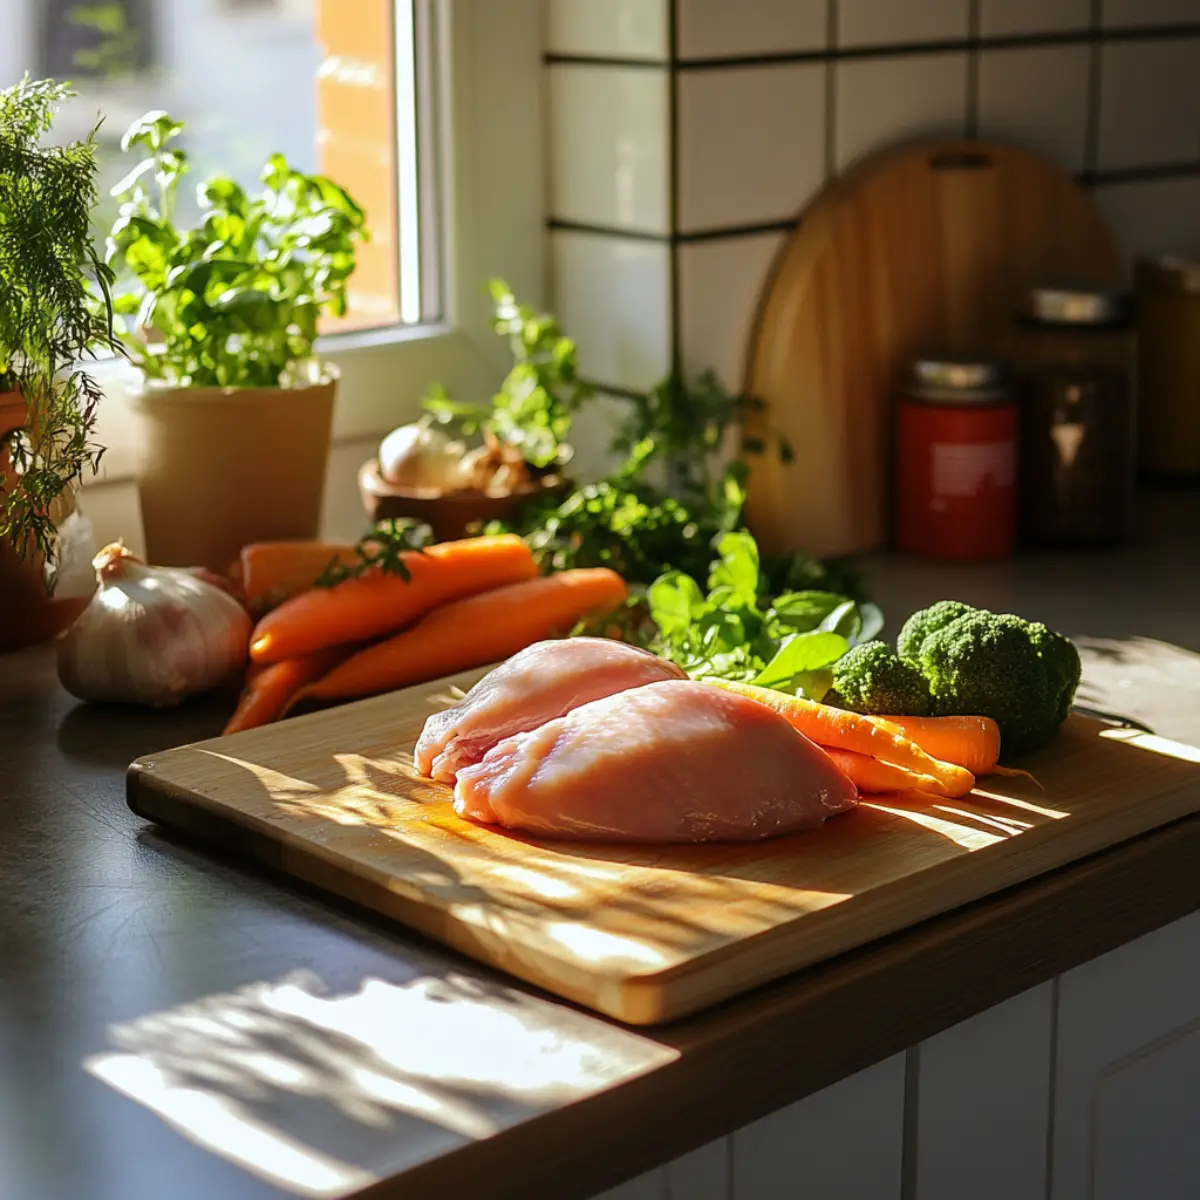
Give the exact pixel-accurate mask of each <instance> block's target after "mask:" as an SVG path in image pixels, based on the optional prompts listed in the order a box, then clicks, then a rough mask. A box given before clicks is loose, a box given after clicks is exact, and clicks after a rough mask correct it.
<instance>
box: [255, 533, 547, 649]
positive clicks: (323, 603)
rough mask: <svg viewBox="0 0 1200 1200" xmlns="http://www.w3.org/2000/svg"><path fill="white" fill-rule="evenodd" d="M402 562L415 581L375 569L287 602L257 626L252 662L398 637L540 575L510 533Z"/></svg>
mask: <svg viewBox="0 0 1200 1200" xmlns="http://www.w3.org/2000/svg"><path fill="white" fill-rule="evenodd" d="M402 558H403V561H404V564H405V566H407V568H408V570H409V572H410V574H411V579H408V580H406V579H405V578H404V577H403V576H401V575H398V574H393V573H391V572H384V571H377V570H373V571H371V572H369V573H368V574H366V575H362V576H360V577H358V578H357V579H346V580H344V581H343V582H341V583H339V584H336V585H335V586H333V587H330V588H311V589H310V590H309V591H307V592H301V593H300V595H298V596H293V597H292V598H291V599H290V600H285V601H284V602H283V603H282V604H281V605H280V606H279V607H278V608H275V609H272V610H271V611H270V612H269V613H267V615H266V616H265V617H263V618H262V620H261V621H259V623H258V624H257V625H256V626H255V628H254V633H253V634H252V635H251V638H250V657H251V658H252V659H253V660H254V661H255V662H264V663H273V662H281V661H282V660H283V659H285V658H303V657H304V656H305V655H308V654H313V653H314V652H315V651H317V650H322V649H324V648H325V647H326V646H336V645H341V644H344V643H346V642H365V641H368V640H369V639H371V638H377V637H381V636H383V635H384V634H388V633H394V632H395V631H396V630H397V629H400V628H402V627H403V626H405V625H408V624H410V623H411V622H413V621H415V620H417V619H418V618H420V617H423V616H424V615H425V614H426V613H427V612H429V611H430V609H433V608H436V607H437V606H438V605H439V604H446V603H447V602H449V601H452V600H459V599H461V598H462V597H464V596H471V595H474V594H475V593H476V592H486V591H488V590H489V589H491V588H498V587H502V586H503V585H505V584H509V583H517V582H519V581H520V580H523V579H532V578H533V577H534V576H536V575H537V566H536V565H535V563H534V561H533V554H532V553H531V552H530V549H529V547H528V546H527V545H526V544H525V543H524V542H523V541H522V540H521V539H520V538H519V537H517V536H516V535H515V534H511V533H506V534H501V535H500V536H499V537H478V538H464V539H463V540H462V541H458V542H441V543H440V544H438V545H436V546H429V547H427V548H426V549H425V550H424V551H417V550H412V551H406V552H405V553H404V554H403V556H402Z"/></svg>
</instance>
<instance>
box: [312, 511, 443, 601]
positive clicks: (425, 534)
mask: <svg viewBox="0 0 1200 1200" xmlns="http://www.w3.org/2000/svg"><path fill="white" fill-rule="evenodd" d="M432 540H433V530H432V529H430V528H429V526H428V525H427V524H425V522H423V521H416V520H412V519H411V518H408V517H403V518H400V517H394V518H389V519H387V520H384V521H380V522H379V524H378V525H377V526H376V527H375V528H374V529H372V530H371V531H370V533H367V534H365V535H364V536H363V537H361V538H359V539H358V541H357V542H355V543H354V549H355V550H356V551H357V553H358V561H357V562H354V563H349V564H346V563H341V562H339V561H338V559H337V558H336V557H335V558H333V559H331V560H330V562H329V565H328V566H327V567H326V568H325V570H324V571H322V572H321V575H320V577H319V578H318V579H317V581H316V586H317V587H333V586H334V584H338V583H341V582H342V581H343V580H346V579H358V578H359V577H360V576H361V575H365V574H366V573H367V572H368V571H375V570H378V571H382V572H384V573H385V574H388V575H399V576H400V578H401V579H403V580H404V581H405V583H411V582H412V572H411V571H410V570H409V569H408V564H407V563H406V562H405V561H404V555H405V554H407V553H409V552H411V551H413V550H416V551H418V552H420V551H422V550H423V549H424V547H426V546H427V545H429V543H430V542H431V541H432Z"/></svg>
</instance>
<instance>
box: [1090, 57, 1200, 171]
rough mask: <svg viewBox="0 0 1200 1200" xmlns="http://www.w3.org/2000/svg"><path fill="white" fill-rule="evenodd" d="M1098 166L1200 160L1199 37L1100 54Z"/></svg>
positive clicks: (1106, 168) (1126, 165)
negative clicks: (1198, 158) (1199, 158)
mask: <svg viewBox="0 0 1200 1200" xmlns="http://www.w3.org/2000/svg"><path fill="white" fill-rule="evenodd" d="M1101 72H1102V74H1101V85H1100V147H1099V163H1098V165H1099V167H1100V169H1101V170H1108V169H1111V168H1113V167H1137V166H1145V165H1147V164H1153V163H1168V162H1180V161H1184V160H1188V159H1191V160H1194V159H1196V158H1197V157H1200V38H1185V39H1180V40H1177V41H1165V40H1164V41H1148V42H1115V43H1111V44H1109V45H1106V46H1104V47H1103V49H1102V50H1101Z"/></svg>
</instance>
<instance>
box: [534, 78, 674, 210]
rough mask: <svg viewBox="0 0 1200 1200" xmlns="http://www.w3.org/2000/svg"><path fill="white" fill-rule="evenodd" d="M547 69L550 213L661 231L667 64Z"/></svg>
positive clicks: (665, 168)
mask: <svg viewBox="0 0 1200 1200" xmlns="http://www.w3.org/2000/svg"><path fill="white" fill-rule="evenodd" d="M547 74H548V79H549V87H548V108H547V118H548V126H549V128H548V136H549V147H550V154H549V158H550V211H551V213H552V214H553V215H554V216H556V217H559V218H562V219H565V220H570V221H582V222H585V223H588V224H594V225H607V226H617V227H620V228H625V229H637V230H647V231H651V232H657V233H665V232H666V231H667V229H668V228H669V224H670V223H669V210H668V204H667V175H668V165H667V154H668V149H667V142H668V118H667V109H668V101H667V96H668V86H669V75H668V72H667V71H666V69H663V70H656V69H647V68H636V67H635V68H617V67H596V66H586V67H579V66H551V67H550V68H549V70H548V72H547Z"/></svg>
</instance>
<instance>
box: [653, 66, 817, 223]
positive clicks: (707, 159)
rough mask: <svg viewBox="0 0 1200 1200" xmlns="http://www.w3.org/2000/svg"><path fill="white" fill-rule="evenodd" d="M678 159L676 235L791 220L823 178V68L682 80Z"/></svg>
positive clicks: (705, 74) (731, 72)
mask: <svg viewBox="0 0 1200 1200" xmlns="http://www.w3.org/2000/svg"><path fill="white" fill-rule="evenodd" d="M676 153H677V154H678V156H679V218H680V227H681V229H682V230H684V231H691V230H696V229H706V228H711V227H714V226H716V227H720V226H725V225H743V224H754V223H757V222H761V221H771V220H777V219H779V218H783V217H790V216H793V215H795V213H796V212H797V210H798V209H799V208H800V206H801V205H802V204H803V203H804V202H805V201H806V200H807V199H808V198H809V196H810V195H811V194H812V193H813V192H814V191H815V190H816V189H817V188H818V187H819V186H820V184H821V182H822V180H823V178H824V162H825V159H824V155H825V67H824V66H823V65H819V64H817V65H814V64H808V63H802V64H788V65H783V66H771V67H757V68H737V69H733V68H731V69H728V70H720V71H696V72H686V73H684V74H683V75H681V76H680V79H679V145H678V147H677V149H676Z"/></svg>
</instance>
